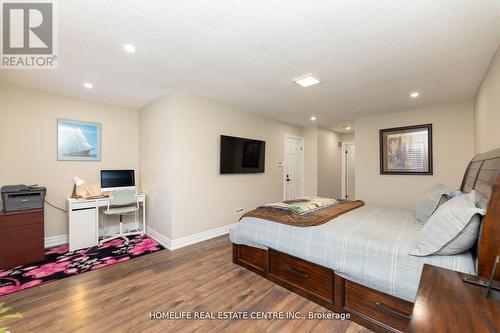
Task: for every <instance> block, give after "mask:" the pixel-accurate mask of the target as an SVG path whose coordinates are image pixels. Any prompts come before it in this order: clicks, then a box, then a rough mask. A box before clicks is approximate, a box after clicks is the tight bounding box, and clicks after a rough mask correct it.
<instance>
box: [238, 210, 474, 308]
mask: <svg viewBox="0 0 500 333" xmlns="http://www.w3.org/2000/svg"><path fill="white" fill-rule="evenodd" d="M422 227H423V225H421V224H418V223H417V222H416V221H415V218H414V215H413V212H410V211H406V210H401V209H395V208H392V209H390V208H384V207H376V206H370V205H365V206H363V207H360V208H358V209H355V210H353V211H350V212H348V213H345V214H343V215H340V216H338V217H337V218H335V219H334V220H332V221H330V222H328V223H325V224H322V225H319V226H316V227H308V228H302V227H294V226H290V225H285V224H279V223H272V222H268V221H263V220H261V219H257V218H251V217H245V218H243V219H242V220H241V223H239V224H238V225H236V227H234V228H233V229H232V230H231V233H230V238H231V242H233V243H234V244H243V245H248V246H252V247H255V248H261V249H265V250H267V249H268V248H271V249H274V250H277V251H280V252H284V253H287V254H290V255H292V256H295V257H297V258H300V259H304V260H307V261H309V262H312V263H315V264H318V265H321V266H324V267H328V268H331V269H332V270H333V271H335V274H337V275H339V276H341V277H343V278H346V279H349V280H351V281H353V282H356V283H359V284H361V285H364V286H370V287H371V288H373V289H375V290H378V291H381V292H383V293H386V294H389V295H393V296H396V297H398V298H401V299H404V300H407V301H409V302H414V300H415V296H416V294H417V288H418V282H419V280H420V274H421V273H422V268H423V265H424V263H427V264H431V265H434V266H440V267H444V268H449V269H452V270H456V271H459V272H463V273H468V274H475V273H476V270H475V263H474V258H473V255H472V253H471V252H465V253H462V254H459V255H454V256H438V255H434V256H427V257H416V256H410V255H408V252H409V251H410V250H411V248H412V247H413V245H414V243H415V240H416V238H417V236H418V233H419V232H420V229H421V228H422Z"/></svg>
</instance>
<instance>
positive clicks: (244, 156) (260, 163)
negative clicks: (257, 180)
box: [220, 135, 266, 174]
mask: <svg viewBox="0 0 500 333" xmlns="http://www.w3.org/2000/svg"><path fill="white" fill-rule="evenodd" d="M265 156H266V143H265V142H264V141H260V140H253V139H245V138H236V137H234V136H227V135H221V136H220V173H221V174H228V173H262V172H264V164H265Z"/></svg>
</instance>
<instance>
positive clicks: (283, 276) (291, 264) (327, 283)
mask: <svg viewBox="0 0 500 333" xmlns="http://www.w3.org/2000/svg"><path fill="white" fill-rule="evenodd" d="M268 275H269V277H270V278H271V279H273V280H278V281H279V282H282V283H284V284H285V286H287V287H292V288H289V289H292V290H294V291H296V292H298V291H302V292H303V293H300V292H298V293H299V294H303V296H306V297H307V296H313V297H317V298H319V299H321V300H323V301H326V302H328V303H333V301H334V299H333V297H334V273H333V271H332V270H331V269H328V268H325V267H322V266H319V265H316V264H313V263H310V262H307V261H304V260H302V259H299V258H296V257H292V256H290V255H288V254H285V253H281V252H278V251H275V250H272V249H269V273H268ZM304 293H305V294H306V295H304Z"/></svg>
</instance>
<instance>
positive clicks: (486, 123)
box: [474, 47, 500, 153]
mask: <svg viewBox="0 0 500 333" xmlns="http://www.w3.org/2000/svg"><path fill="white" fill-rule="evenodd" d="M499 128H500V47H499V48H498V49H497V52H496V54H495V55H494V56H493V59H492V60H491V64H490V67H489V69H488V71H487V72H486V75H485V76H484V79H483V82H482V83H481V86H480V87H479V90H478V92H477V95H476V99H475V101H474V151H475V152H476V153H484V152H487V151H489V150H492V149H496V148H500V130H499Z"/></svg>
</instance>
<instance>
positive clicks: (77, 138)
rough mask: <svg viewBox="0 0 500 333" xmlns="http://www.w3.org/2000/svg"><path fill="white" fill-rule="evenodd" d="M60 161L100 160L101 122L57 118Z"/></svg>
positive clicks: (58, 156) (58, 155)
mask: <svg viewBox="0 0 500 333" xmlns="http://www.w3.org/2000/svg"><path fill="white" fill-rule="evenodd" d="M57 159H58V160H59V161H100V160H101V124H98V123H89V122H84V121H75V120H68V119H61V118H59V119H57Z"/></svg>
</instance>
